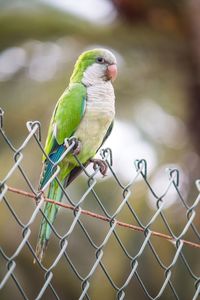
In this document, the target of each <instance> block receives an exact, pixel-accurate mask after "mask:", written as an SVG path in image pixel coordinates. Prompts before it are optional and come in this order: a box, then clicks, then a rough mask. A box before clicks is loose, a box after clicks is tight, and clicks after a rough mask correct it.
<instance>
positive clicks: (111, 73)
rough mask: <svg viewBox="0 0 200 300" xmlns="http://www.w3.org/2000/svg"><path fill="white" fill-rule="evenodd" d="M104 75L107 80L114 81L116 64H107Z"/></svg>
mask: <svg viewBox="0 0 200 300" xmlns="http://www.w3.org/2000/svg"><path fill="white" fill-rule="evenodd" d="M106 75H107V77H108V79H109V80H112V81H114V80H115V79H116V77H117V66H116V64H113V65H109V66H108V67H107V72H106Z"/></svg>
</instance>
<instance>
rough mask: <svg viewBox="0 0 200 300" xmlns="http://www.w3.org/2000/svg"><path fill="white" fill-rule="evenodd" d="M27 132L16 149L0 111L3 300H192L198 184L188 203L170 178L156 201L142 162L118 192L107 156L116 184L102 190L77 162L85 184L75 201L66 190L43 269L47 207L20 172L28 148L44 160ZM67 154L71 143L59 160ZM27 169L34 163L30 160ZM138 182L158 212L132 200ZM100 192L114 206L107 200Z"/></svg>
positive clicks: (31, 129)
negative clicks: (41, 240)
mask: <svg viewBox="0 0 200 300" xmlns="http://www.w3.org/2000/svg"><path fill="white" fill-rule="evenodd" d="M27 129H28V134H27V136H26V138H25V139H24V141H23V142H22V144H21V145H20V147H18V148H15V146H14V145H13V143H12V141H11V140H10V139H9V137H8V135H7V134H6V132H5V130H4V112H3V110H0V133H1V144H2V145H1V148H3V147H4V149H5V151H8V152H9V153H10V154H11V156H12V160H10V167H9V170H7V171H6V174H5V175H4V176H3V175H1V178H0V180H1V181H0V212H1V221H0V226H1V232H2V235H1V237H0V240H1V248H0V259H1V268H0V298H1V299H193V300H195V299H198V297H199V295H200V263H199V261H200V260H199V258H200V255H199V251H200V243H199V241H200V234H199V230H198V228H199V225H200V222H199V219H198V217H197V210H198V209H199V202H200V181H197V182H196V187H197V189H196V196H195V198H194V199H193V200H191V199H190V201H189V202H188V201H186V199H184V197H183V196H182V194H181V191H180V188H179V171H178V170H177V169H170V170H169V181H168V183H166V189H165V190H163V192H162V194H161V195H157V193H156V192H155V191H154V189H153V187H152V186H151V185H150V182H149V180H148V177H147V163H146V161H145V160H144V159H142V160H136V161H135V176H134V178H133V179H132V180H131V182H130V183H128V184H127V185H123V184H122V183H121V180H120V178H119V176H117V174H116V173H115V171H114V169H115V168H114V166H113V163H112V152H111V150H110V149H105V150H101V157H102V159H103V160H104V161H105V162H106V164H107V165H108V168H109V170H110V172H111V179H112V184H110V185H109V184H108V182H110V181H102V182H101V183H100V185H101V189H100V188H99V180H97V176H98V174H99V169H98V168H96V170H94V171H92V172H91V171H90V172H88V169H87V168H84V166H83V165H81V163H80V162H79V164H80V166H81V167H82V169H83V173H85V176H81V178H82V179H81V181H84V184H85V183H87V184H85V185H84V188H80V189H79V191H77V189H78V188H77V187H76V188H74V190H73V189H72V190H70V187H69V190H68V188H67V189H66V190H64V188H63V187H62V189H63V192H64V195H65V197H64V201H63V203H62V204H60V203H58V205H60V213H59V214H58V216H57V219H58V220H57V221H56V222H57V223H56V222H55V225H54V226H52V225H51V228H52V236H51V240H50V243H49V246H48V248H47V250H46V255H45V259H44V261H43V262H42V263H41V262H39V261H38V259H37V257H36V255H35V245H36V239H37V231H38V230H39V223H40V221H41V218H42V216H44V214H43V212H42V206H43V203H44V201H52V200H50V199H46V198H45V196H44V193H43V192H41V191H40V192H38V191H37V187H34V185H36V184H33V182H32V180H31V175H30V170H28V171H27V169H26V168H25V167H24V166H23V162H24V160H25V159H26V158H25V157H26V153H25V152H26V148H27V147H28V146H29V144H30V143H32V144H31V145H33V144H34V147H36V148H37V150H38V151H39V152H40V156H41V153H42V152H43V153H44V149H43V145H42V143H41V126H40V123H39V122H37V121H36V122H28V123H27ZM72 148H73V143H72V144H71V145H70V146H69V147H68V148H67V149H66V152H65V153H64V155H63V157H64V156H66V155H67V154H68V153H69V152H70V151H71V149H72ZM29 152H30V151H29ZM122 155H123V153H122ZM76 159H77V158H76ZM31 160H33V161H34V160H37V156H36V155H35V152H34V150H33V151H32V152H31ZM77 161H78V159H77ZM1 164H3V162H1ZM8 165H9V164H8ZM6 166H7V164H6ZM0 167H1V166H0ZM55 167H56V168H57V170H56V172H55V173H54V175H53V176H52V178H51V179H50V180H49V182H48V183H47V184H46V186H45V187H44V190H45V189H46V188H48V185H49V184H50V182H51V181H52V180H53V179H54V178H56V175H57V174H58V172H59V166H58V165H55ZM16 172H18V174H19V178H20V179H21V180H23V184H21V185H20V187H17V188H16V187H12V186H11V185H10V182H12V181H11V179H12V177H13V176H14V174H15V173H16ZM2 176H3V177H2ZM36 177H39V175H38V176H37V175H36ZM138 178H139V179H140V181H141V182H142V184H143V185H142V189H146V190H147V192H148V193H149V194H151V197H153V198H154V200H155V205H156V209H150V208H149V209H148V206H145V204H144V203H146V202H147V201H146V199H145V201H143V200H142V199H135V198H134V195H135V194H136V195H137V197H139V195H140V192H136V190H137V186H138ZM56 180H58V179H56ZM82 185H83V184H82V182H81V186H82ZM113 189H115V190H116V191H117V192H116V193H115V195H117V196H116V199H115V198H113ZM170 189H173V190H174V193H176V196H177V199H178V200H177V203H178V204H177V206H176V214H175V213H174V214H172V215H170V213H168V211H169V212H171V211H172V210H173V209H171V208H169V209H168V210H167V209H165V208H164V206H165V204H166V201H165V199H166V197H167V196H168V194H169V190H170ZM104 190H106V191H107V193H106V195H107V197H109V198H110V199H105V195H104ZM141 197H143V196H141ZM35 200H37V201H38V203H39V204H38V205H37V206H36V205H35ZM61 206H62V207H61ZM27 207H28V208H27ZM83 208H84V209H83ZM179 217H180V219H181V223H180V222H178V221H177V220H178V218H179ZM177 224H178V225H177ZM34 259H36V264H33V260H34ZM11 290H12V293H13V294H12V293H11ZM11 295H12V296H11ZM13 295H14V296H13ZM13 297H14V298H13Z"/></svg>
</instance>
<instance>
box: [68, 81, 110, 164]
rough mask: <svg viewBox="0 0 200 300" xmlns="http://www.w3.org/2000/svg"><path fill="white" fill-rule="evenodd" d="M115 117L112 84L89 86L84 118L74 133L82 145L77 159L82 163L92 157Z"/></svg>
mask: <svg viewBox="0 0 200 300" xmlns="http://www.w3.org/2000/svg"><path fill="white" fill-rule="evenodd" d="M114 115H115V95H114V90H113V87H112V84H111V83H110V82H108V83H105V84H104V85H103V86H102V85H98V86H91V87H89V88H88V90H87V101H86V110H85V114H84V117H83V119H82V121H81V123H80V125H79V127H78V129H77V130H76V132H75V134H74V135H75V137H77V138H78V139H79V140H80V141H81V143H82V150H81V152H80V154H79V159H80V160H81V161H82V162H83V163H84V162H85V161H87V160H88V159H89V158H90V157H92V156H94V155H95V153H96V151H97V150H98V148H99V147H100V146H101V144H102V142H103V139H104V137H105V135H106V133H107V130H108V128H109V126H110V125H111V123H112V121H113V119H114Z"/></svg>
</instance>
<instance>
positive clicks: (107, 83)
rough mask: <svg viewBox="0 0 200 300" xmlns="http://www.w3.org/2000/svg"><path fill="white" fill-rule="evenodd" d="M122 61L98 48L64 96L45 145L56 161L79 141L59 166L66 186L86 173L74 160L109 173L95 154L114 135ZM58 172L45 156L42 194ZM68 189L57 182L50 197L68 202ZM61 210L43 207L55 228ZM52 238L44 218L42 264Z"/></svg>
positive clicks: (86, 55)
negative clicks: (65, 198) (69, 145)
mask: <svg viewBox="0 0 200 300" xmlns="http://www.w3.org/2000/svg"><path fill="white" fill-rule="evenodd" d="M116 64H117V63H116V58H115V56H114V55H113V53H112V52H110V51H109V50H107V49H93V50H89V51H86V52H83V53H82V54H81V55H80V56H79V58H78V60H77V62H76V64H75V66H74V70H73V73H72V76H71V78H70V82H69V86H68V87H67V89H66V90H65V91H64V93H63V94H62V95H61V97H60V99H59V100H58V102H57V104H56V107H55V109H54V112H53V115H52V118H51V121H50V125H49V130H48V135H47V139H46V143H45V153H46V154H47V155H48V157H49V158H50V159H51V161H53V162H54V163H56V162H57V161H58V160H59V158H60V157H61V156H62V154H63V153H64V152H65V151H66V146H65V139H66V138H70V137H71V136H73V137H75V141H76V143H75V146H74V148H73V152H72V153H71V154H68V155H66V157H65V158H64V159H63V160H62V161H61V162H59V164H58V165H59V167H60V171H59V173H58V175H57V178H58V179H59V181H60V182H61V184H62V185H63V186H64V187H65V188H66V187H67V186H68V185H69V184H70V183H71V182H72V180H73V179H74V178H75V177H76V176H77V175H78V174H79V173H80V172H81V167H80V166H79V164H78V163H77V161H76V160H75V158H74V155H77V158H78V159H79V160H80V162H81V163H82V164H83V165H85V166H86V165H88V164H89V163H90V162H92V163H93V164H94V166H95V165H98V166H99V170H100V172H101V173H102V175H105V173H106V170H107V166H106V164H105V162H104V161H102V160H100V159H93V157H94V155H95V154H96V152H97V151H98V149H99V148H100V147H101V145H102V144H103V143H104V141H105V140H106V138H107V137H108V136H109V134H110V132H111V130H112V127H113V120H114V116H115V95H114V89H113V86H112V81H114V79H115V78H116V76H117V66H116ZM54 171H55V170H53V168H52V164H51V162H50V161H49V160H48V159H47V158H46V156H43V169H42V174H41V178H40V184H39V190H41V189H42V188H43V187H44V185H45V184H46V183H47V182H48V180H49V179H50V178H51V176H52V175H53V173H54ZM62 196H63V193H62V190H61V188H60V186H59V184H58V182H57V181H56V180H55V179H54V180H53V181H52V182H51V183H50V186H49V189H48V194H47V197H48V198H50V199H53V200H55V201H61V200H62ZM57 211H58V206H57V205H55V204H52V203H48V202H47V203H46V204H45V206H44V209H43V212H44V214H45V216H46V217H47V218H48V220H49V222H50V224H53V222H54V220H55V218H56V214H57ZM50 234H51V227H50V226H49V224H48V222H47V221H46V219H45V218H44V217H43V219H42V222H41V225H40V231H39V236H38V242H37V246H36V255H37V257H38V259H39V261H41V260H42V257H43V254H44V251H45V249H46V247H47V243H48V240H49V238H50Z"/></svg>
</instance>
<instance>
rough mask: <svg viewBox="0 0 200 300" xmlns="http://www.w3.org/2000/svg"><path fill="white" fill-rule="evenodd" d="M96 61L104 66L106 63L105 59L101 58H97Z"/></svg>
mask: <svg viewBox="0 0 200 300" xmlns="http://www.w3.org/2000/svg"><path fill="white" fill-rule="evenodd" d="M96 61H97V62H98V63H99V64H103V63H104V62H105V60H104V58H103V57H101V56H99V57H97V59H96Z"/></svg>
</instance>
